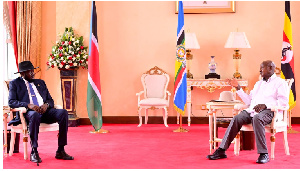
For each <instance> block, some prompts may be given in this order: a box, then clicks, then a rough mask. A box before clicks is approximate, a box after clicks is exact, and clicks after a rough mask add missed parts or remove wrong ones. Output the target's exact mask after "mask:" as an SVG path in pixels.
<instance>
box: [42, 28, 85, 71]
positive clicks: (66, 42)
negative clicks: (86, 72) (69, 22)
mask: <svg viewBox="0 0 300 171" xmlns="http://www.w3.org/2000/svg"><path fill="white" fill-rule="evenodd" d="M59 37H60V40H58V41H56V44H55V45H54V46H53V47H52V52H51V54H50V55H49V56H48V61H47V63H46V64H47V66H48V68H54V67H58V68H59V69H70V68H78V67H80V66H81V67H82V68H88V55H87V47H84V46H83V37H82V36H81V37H79V36H78V35H74V31H73V28H72V27H70V28H67V27H66V28H65V32H64V33H63V35H59Z"/></svg>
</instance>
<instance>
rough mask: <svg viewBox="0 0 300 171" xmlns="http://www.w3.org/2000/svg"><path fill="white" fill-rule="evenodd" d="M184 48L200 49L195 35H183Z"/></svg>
mask: <svg viewBox="0 0 300 171" xmlns="http://www.w3.org/2000/svg"><path fill="white" fill-rule="evenodd" d="M185 48H186V49H200V46H199V43H198V41H197V37H196V34H195V33H185Z"/></svg>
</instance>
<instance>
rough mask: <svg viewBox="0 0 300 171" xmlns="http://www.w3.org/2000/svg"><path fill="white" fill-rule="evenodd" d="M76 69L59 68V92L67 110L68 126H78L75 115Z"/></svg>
mask: <svg viewBox="0 0 300 171" xmlns="http://www.w3.org/2000/svg"><path fill="white" fill-rule="evenodd" d="M77 69H78V68H70V69H60V79H61V93H62V101H63V108H64V109H66V110H67V111H68V114H69V115H68V117H69V122H68V126H69V127H77V126H79V118H78V117H77V115H76V83H77Z"/></svg>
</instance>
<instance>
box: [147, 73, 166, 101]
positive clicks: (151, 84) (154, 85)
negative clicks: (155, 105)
mask: <svg viewBox="0 0 300 171" xmlns="http://www.w3.org/2000/svg"><path fill="white" fill-rule="evenodd" d="M167 81H168V79H167V77H166V76H165V75H147V76H146V77H145V86H146V87H147V88H146V97H148V98H164V96H165V94H164V92H165V87H166V84H167Z"/></svg>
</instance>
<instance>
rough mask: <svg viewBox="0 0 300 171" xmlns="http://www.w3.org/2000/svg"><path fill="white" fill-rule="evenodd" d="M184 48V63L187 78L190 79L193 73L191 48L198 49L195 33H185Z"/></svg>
mask: <svg viewBox="0 0 300 171" xmlns="http://www.w3.org/2000/svg"><path fill="white" fill-rule="evenodd" d="M185 49H186V52H187V53H186V65H187V78H190V79H192V78H193V74H192V73H191V62H192V59H193V55H192V54H191V49H200V46H199V44H198V41H197V37H196V34H195V33H185Z"/></svg>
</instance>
